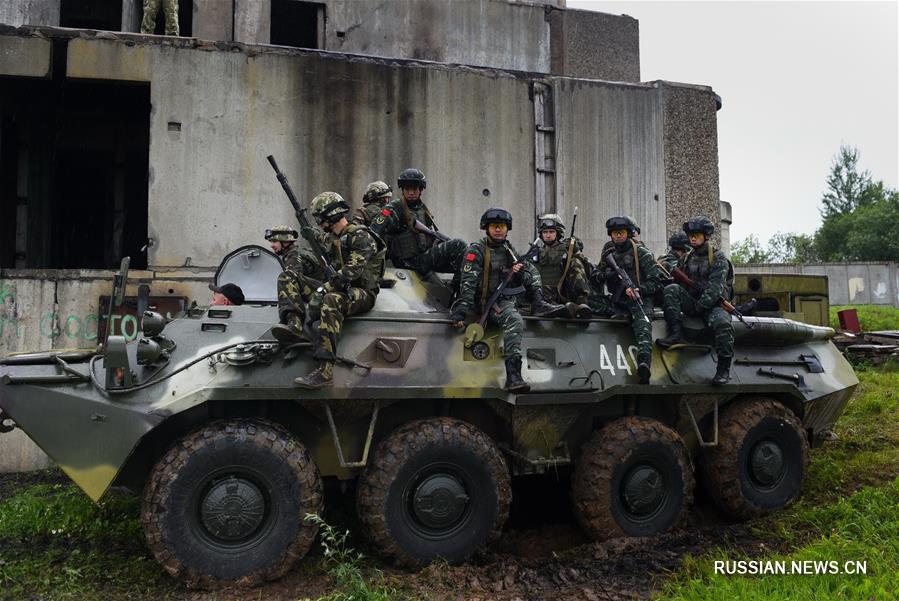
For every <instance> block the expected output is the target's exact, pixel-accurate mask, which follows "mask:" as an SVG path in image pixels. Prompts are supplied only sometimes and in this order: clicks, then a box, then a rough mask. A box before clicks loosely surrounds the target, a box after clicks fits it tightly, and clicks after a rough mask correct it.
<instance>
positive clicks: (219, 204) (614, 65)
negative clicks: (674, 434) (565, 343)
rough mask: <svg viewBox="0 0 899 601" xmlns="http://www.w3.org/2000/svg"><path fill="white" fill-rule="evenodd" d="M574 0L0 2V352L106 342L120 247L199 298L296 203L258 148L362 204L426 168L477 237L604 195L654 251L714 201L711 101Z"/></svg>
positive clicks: (459, 222)
mask: <svg viewBox="0 0 899 601" xmlns="http://www.w3.org/2000/svg"><path fill="white" fill-rule="evenodd" d="M563 5H564V2H563V1H561V0H559V1H557V2H553V1H547V2H512V1H506V0H472V1H470V2H468V1H458V2H445V1H443V0H414V1H413V0H395V1H393V2H381V3H374V2H368V1H359V0H325V1H323V2H318V3H311V2H300V1H299V0H193V2H188V1H186V0H181V24H182V37H180V38H173V37H165V36H149V35H141V34H138V33H133V32H135V31H136V30H137V29H138V22H139V18H140V15H139V13H140V2H139V1H138V0H122V1H121V6H119V5H118V4H117V3H109V2H106V1H101V0H78V1H77V2H76V1H74V0H13V1H11V2H4V3H0V23H4V24H5V25H0V352H10V351H17V350H36V349H45V348H50V347H57V348H58V347H80V346H93V345H94V344H96V340H97V338H98V336H99V335H101V332H102V330H103V329H104V328H105V323H104V322H105V319H103V318H101V315H105V313H104V312H103V310H102V309H103V302H104V300H103V298H102V297H103V295H106V294H108V291H109V288H110V279H111V274H112V271H111V270H113V269H114V268H115V266H117V264H118V262H119V260H120V258H121V257H122V256H124V255H129V256H130V257H131V260H132V268H133V270H132V277H133V279H132V283H133V285H132V287H131V288H130V289H129V294H132V295H136V293H137V287H138V286H141V285H143V286H148V287H149V289H150V296H151V304H155V305H156V306H157V307H159V308H160V309H162V310H163V311H164V312H165V311H170V312H173V313H174V312H177V311H178V310H179V309H181V308H183V307H184V306H186V305H188V304H189V303H191V302H194V301H195V302H197V303H199V304H205V303H206V302H208V297H209V292H208V290H207V289H206V283H207V282H208V281H209V280H210V279H211V278H212V277H213V275H214V273H215V270H216V267H217V266H218V263H219V261H220V260H221V258H222V257H223V256H224V255H225V254H226V253H227V252H229V251H230V250H232V249H234V248H237V247H239V246H243V245H246V244H265V243H264V241H263V239H262V232H263V231H264V229H265V228H266V227H270V226H271V225H273V224H275V223H279V222H280V223H293V222H294V216H293V213H292V210H291V208H290V205H289V204H288V202H287V200H286V198H284V195H283V192H282V191H281V189H280V187H279V185H278V182H277V181H276V179H275V177H274V174H273V172H272V171H271V169H270V167H269V165H268V163H267V162H266V160H265V157H266V155H269V154H273V155H274V156H275V157H276V158H277V159H278V162H279V164H280V166H281V168H282V169H283V170H284V171H285V173H286V174H287V175H288V177H289V178H290V180H291V182H292V184H293V186H294V189H295V191H296V193H297V195H298V196H299V198H301V199H310V198H311V197H312V196H313V195H314V194H316V193H318V192H321V191H323V190H335V191H337V192H339V193H341V194H343V195H344V196H345V197H346V198H348V199H350V200H352V201H353V202H354V203H357V204H358V203H359V202H360V201H361V194H362V190H363V189H364V186H365V184H367V183H368V182H369V181H372V180H375V179H382V180H385V181H388V182H393V181H395V178H396V175H397V174H398V173H399V172H400V171H401V170H402V169H403V168H405V167H409V166H415V167H418V168H420V169H422V170H423V171H424V172H425V173H426V175H427V177H428V182H429V185H428V189H427V191H426V194H425V200H426V201H427V202H428V204H429V207H431V209H432V210H433V211H434V213H435V218H436V219H437V222H438V223H439V224H440V226H441V229H442V230H443V231H445V232H448V233H452V234H453V235H457V236H460V237H463V238H465V239H469V240H473V239H475V238H477V237H478V236H479V235H480V232H479V231H478V229H477V228H478V221H477V216H479V215H480V214H481V212H482V211H484V210H485V209H487V208H488V207H490V206H504V207H506V208H508V209H510V210H511V211H512V213H513V215H514V216H515V219H516V221H515V228H514V230H513V232H512V234H513V238H514V240H513V242H514V243H515V244H516V245H519V246H524V245H525V242H526V240H528V239H529V238H531V237H532V234H533V225H534V216H535V214H536V213H542V212H558V213H560V214H561V215H563V216H564V217H565V218H566V219H570V215H571V214H572V211H573V209H574V207H575V206H578V207H579V208H580V213H579V218H578V232H577V234H578V236H579V237H581V238H582V239H583V240H584V241H585V243H586V248H587V252H588V254H590V255H596V254H598V251H599V248H600V247H601V245H602V243H603V242H604V241H605V240H606V239H607V236H606V232H605V227H604V222H605V219H606V218H607V217H609V216H612V215H619V214H628V215H631V216H633V217H634V218H635V219H636V220H637V222H638V223H640V225H641V227H642V231H643V235H642V238H643V239H644V240H645V241H646V243H647V244H648V245H649V246H650V247H651V248H652V249H653V250H654V251H656V252H661V251H662V250H663V249H664V247H665V244H666V240H667V237H668V235H669V233H670V232H671V231H673V230H675V229H678V228H679V227H680V224H681V223H682V222H683V221H684V220H685V219H686V218H687V217H689V216H691V215H694V214H697V213H702V214H706V215H708V216H709V217H711V218H713V219H714V220H715V221H716V223H721V221H722V220H721V211H720V209H719V192H718V161H717V154H718V150H717V130H716V111H717V110H718V109H719V108H720V99H719V98H718V97H717V96H716V94H715V93H714V91H713V90H712V89H711V88H710V87H707V86H703V85H689V84H680V83H671V82H665V81H654V82H640V77H639V53H638V26H637V22H636V20H634V19H632V18H630V17H627V16H615V15H607V14H602V13H594V12H589V11H573V10H567V9H565V8H564V6H563ZM157 27H158V28H161V27H162V25H161V18H160V19H159V20H158V22H157ZM188 35H189V36H192V37H186V36H188ZM724 239H725V240H726V235H725V236H724ZM133 312H134V310H133V309H132V313H133ZM113 327H114V329H116V330H117V331H123V332H124V333H125V334H126V335H132V334H134V335H136V334H137V320H136V318H135V317H134V315H125V316H122V317H121V318H120V320H119V321H118V322H115V323H113ZM4 439H8V437H2V438H0V445H3V444H5V443H4ZM0 448H2V447H0Z"/></svg>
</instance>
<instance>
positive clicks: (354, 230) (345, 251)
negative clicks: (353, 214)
mask: <svg viewBox="0 0 899 601" xmlns="http://www.w3.org/2000/svg"><path fill="white" fill-rule="evenodd" d="M363 233H368V235H369V236H370V237H371V239H372V240H374V242H375V245H376V247H377V252H376V253H375V255H374V256H373V257H372V258H371V259H370V260H369V261H368V263H367V264H366V265H365V269H363V270H362V273H361V274H360V275H359V278H358V279H356V280H354V281H353V282H352V285H353V286H357V287H359V288H365V289H366V290H374V289H377V288H379V287H380V285H381V278H382V277H384V268H385V264H384V259H385V255H386V254H387V251H386V247H385V245H384V241H383V240H381V239H380V238H379V237H378V236H376V235H375V234H374V233H373V232H372V231H371V230H369V229H368V228H367V227H365V226H363V225H359V224H355V223H351V224H350V225H348V226H347V228H346V230H344V232H343V234H342V235H341V236H340V238H335V239H334V244H335V245H336V248H335V250H336V252H335V253H334V254H335V258H337V260H336V261H335V263H339V265H335V266H334V267H335V268H336V269H340V268H341V267H343V266H344V265H346V264H347V263H348V262H349V260H350V256H351V255H352V252H353V248H354V247H355V245H356V238H357V237H358V236H360V235H362V234H363Z"/></svg>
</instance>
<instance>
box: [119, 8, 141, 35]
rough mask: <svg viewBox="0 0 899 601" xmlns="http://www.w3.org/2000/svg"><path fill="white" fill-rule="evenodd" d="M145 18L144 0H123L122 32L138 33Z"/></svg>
mask: <svg viewBox="0 0 899 601" xmlns="http://www.w3.org/2000/svg"><path fill="white" fill-rule="evenodd" d="M143 18H144V3H143V1H142V0H122V31H129V32H131V33H138V32H139V31H140V22H141V19H143Z"/></svg>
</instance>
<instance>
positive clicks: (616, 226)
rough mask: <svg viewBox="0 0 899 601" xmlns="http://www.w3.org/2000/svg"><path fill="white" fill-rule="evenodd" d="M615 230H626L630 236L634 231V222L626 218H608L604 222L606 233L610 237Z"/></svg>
mask: <svg viewBox="0 0 899 601" xmlns="http://www.w3.org/2000/svg"><path fill="white" fill-rule="evenodd" d="M615 230H626V231H627V233H628V234H631V235H633V233H634V232H635V231H636V230H635V229H634V222H633V221H631V220H630V219H628V218H627V217H610V218H609V219H607V220H606V232H607V233H608V234H609V235H610V236H611V235H612V232H614V231H615Z"/></svg>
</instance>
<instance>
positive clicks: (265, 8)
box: [234, 0, 272, 44]
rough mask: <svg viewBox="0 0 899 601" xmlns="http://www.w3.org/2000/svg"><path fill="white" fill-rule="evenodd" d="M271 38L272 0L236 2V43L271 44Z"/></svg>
mask: <svg viewBox="0 0 899 601" xmlns="http://www.w3.org/2000/svg"><path fill="white" fill-rule="evenodd" d="M271 36H272V3H271V0H234V41H235V42H243V43H244V44H269V43H271Z"/></svg>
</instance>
